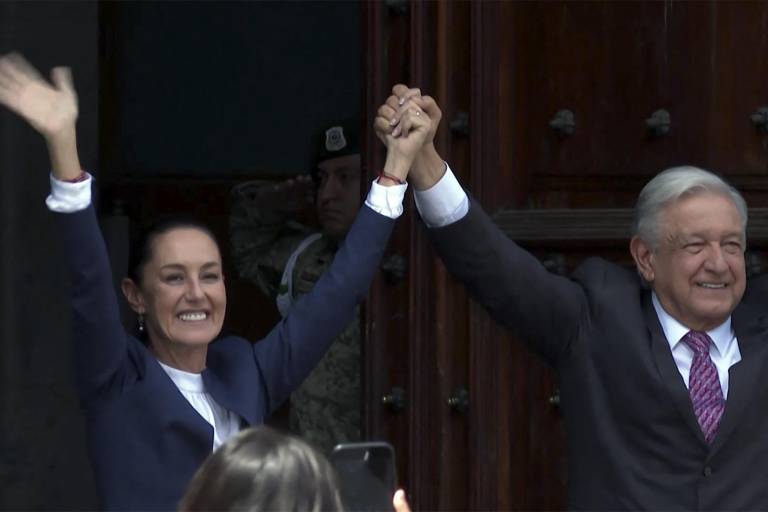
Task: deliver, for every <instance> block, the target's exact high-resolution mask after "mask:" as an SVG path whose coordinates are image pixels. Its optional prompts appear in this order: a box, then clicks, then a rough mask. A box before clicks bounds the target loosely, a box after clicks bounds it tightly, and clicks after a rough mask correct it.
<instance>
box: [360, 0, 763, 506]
mask: <svg viewBox="0 0 768 512" xmlns="http://www.w3.org/2000/svg"><path fill="white" fill-rule="evenodd" d="M364 19H365V23H366V31H365V34H366V61H367V66H366V69H367V71H368V73H367V76H366V77H365V78H366V79H367V80H368V83H367V85H366V94H367V97H366V112H368V113H369V115H371V116H372V115H373V113H374V112H375V110H376V108H377V107H378V105H379V104H380V103H381V102H382V101H383V100H384V99H385V98H386V96H387V95H388V94H389V88H390V87H391V86H392V84H394V83H397V82H404V83H407V84H409V85H415V86H419V87H421V88H422V90H423V92H424V93H428V94H431V95H433V96H435V97H436V98H437V100H438V102H439V104H440V105H441V107H442V109H443V116H444V117H443V121H442V124H441V129H440V131H439V132H438V140H437V146H438V150H439V152H440V153H441V155H443V157H444V158H446V159H447V160H448V161H449V162H450V164H451V166H452V168H453V170H454V172H455V173H456V174H457V176H458V177H459V180H460V181H461V182H462V184H463V185H464V186H465V187H467V188H468V189H469V190H470V191H471V193H472V194H473V195H474V196H475V197H476V198H478V199H479V200H480V202H481V204H482V205H483V206H484V208H485V209H486V211H488V212H489V213H491V214H492V215H494V218H495V219H496V221H497V223H498V224H499V226H500V227H501V228H502V229H503V230H505V232H507V233H508V234H509V235H510V236H511V237H512V238H514V239H516V240H518V241H520V242H521V243H522V245H523V246H524V247H526V248H528V249H529V250H531V251H532V252H533V253H534V254H536V255H537V256H539V257H540V258H541V260H542V261H543V262H545V264H546V265H548V266H549V268H550V269H551V270H552V271H555V272H561V273H568V272H569V271H571V270H572V269H573V268H574V267H575V266H576V265H577V264H578V263H579V262H580V261H581V260H582V259H583V258H584V257H585V256H587V255H601V256H603V257H606V258H608V259H611V260H614V261H617V262H619V263H622V264H626V265H631V260H630V256H629V251H628V248H627V245H628V238H629V229H630V221H631V208H632V206H633V203H634V200H635V198H636V196H637V193H638V192H639V190H640V188H641V187H642V185H643V184H644V183H645V182H646V181H647V180H648V179H649V178H650V177H651V176H653V175H654V174H656V173H657V172H659V171H661V170H663V169H664V168H667V167H670V166H674V165H682V164H694V165H699V166H702V167H704V168H708V169H711V170H714V171H715V172H719V173H722V174H725V175H726V176H727V177H728V179H730V180H731V181H732V182H733V183H734V184H735V185H737V186H738V187H739V188H740V189H741V190H743V191H744V192H745V195H746V197H747V199H748V200H749V201H750V204H751V205H752V206H753V208H751V209H750V217H751V223H750V229H749V231H748V236H749V239H750V243H751V245H752V247H760V246H761V245H764V243H765V240H766V238H768V232H766V230H765V223H764V219H765V210H764V209H761V208H758V207H761V206H763V204H764V200H765V191H766V184H768V181H766V179H765V174H766V164H768V136H767V135H766V132H765V128H764V126H762V125H760V123H761V122H762V120H763V119H764V118H765V113H764V112H765V111H761V110H760V109H761V108H762V107H763V106H764V105H766V104H767V103H768V89H767V88H766V86H765V84H766V83H768V80H767V79H768V65H767V64H766V62H765V58H764V56H765V55H766V49H767V46H768V3H766V2H720V3H717V2H706V3H705V2H639V1H638V2H491V1H488V2H471V3H470V2H397V1H391V2H386V3H369V4H366V15H365V17H364ZM563 111H569V112H570V113H571V114H572V118H571V119H572V121H573V123H572V125H571V123H569V122H566V123H565V125H564V126H565V129H557V126H558V122H557V120H558V119H563V118H565V119H566V120H567V119H568V116H567V115H564V114H562V112H563ZM661 111H663V112H661ZM559 113H560V117H558V114H559ZM372 120H373V119H372V117H371V118H370V119H369V125H370V122H372ZM560 126H563V124H562V123H561V124H560ZM569 127H570V128H572V130H571V129H569ZM368 144H369V146H368V149H367V161H368V164H369V165H370V166H371V167H372V168H374V169H376V168H379V167H380V166H381V165H382V164H383V151H382V149H381V148H380V144H379V143H378V141H376V140H375V137H374V136H373V134H369V136H368ZM407 209H408V210H409V213H408V214H407V215H406V217H405V219H404V220H403V221H401V222H400V223H399V226H398V228H397V232H396V236H395V238H394V240H393V243H392V246H391V252H392V253H393V254H399V255H400V256H401V257H402V258H403V260H404V261H405V262H407V272H406V274H405V278H404V279H403V280H402V281H400V282H398V283H396V284H388V283H386V282H384V281H383V280H382V281H380V282H377V283H376V284H375V285H374V287H373V289H372V291H371V294H370V298H369V302H368V308H367V316H366V333H367V344H366V348H367V354H366V358H367V373H366V377H367V388H366V389H367V392H366V404H367V419H368V422H367V425H368V429H369V432H370V433H371V434H372V435H373V436H374V437H377V436H378V437H385V438H389V439H391V440H393V442H394V443H395V445H396V449H397V453H398V456H399V460H400V462H399V470H400V474H401V480H402V482H403V484H404V485H405V486H406V488H407V489H408V490H409V495H410V497H411V501H412V504H413V505H414V508H415V509H417V510H468V509H471V510H511V509H515V510H549V509H559V508H564V506H565V485H566V481H567V480H566V479H567V474H566V471H565V457H566V452H565V446H564V442H563V433H562V424H561V417H560V414H559V411H558V407H557V400H558V394H557V382H556V379H555V375H554V374H553V373H552V372H551V371H550V370H549V369H548V368H546V367H545V366H544V365H543V364H542V363H541V362H540V361H538V360H537V359H536V358H535V357H534V356H532V355H531V354H530V353H529V352H528V351H527V350H526V349H525V347H524V345H523V344H522V343H521V342H520V341H519V340H514V339H512V337H511V336H509V335H508V334H506V333H505V332H503V331H502V330H501V329H500V328H499V327H498V326H496V325H495V324H494V323H493V322H492V321H491V320H490V319H489V318H488V316H487V314H486V313H485V312H484V310H483V309H482V308H481V307H479V306H478V305H477V304H475V303H474V302H472V301H470V300H468V299H467V297H466V294H465V292H464V289H463V287H462V286H461V285H459V284H457V283H456V282H455V281H454V280H453V279H452V278H451V277H450V276H449V275H447V274H446V272H445V269H444V267H443V266H442V264H441V262H440V261H439V259H437V258H436V257H435V255H434V253H433V251H432V249H431V248H430V246H429V244H428V243H427V241H426V240H425V236H424V232H423V228H422V227H421V226H420V225H419V222H418V219H417V215H416V214H415V212H414V207H413V205H410V206H409V207H408V208H407ZM395 386H397V387H401V388H403V389H404V390H405V398H406V400H405V403H404V408H403V409H402V410H401V411H397V412H396V411H393V410H391V409H388V408H387V406H386V405H385V404H382V397H385V396H387V395H388V394H389V391H390V390H391V388H392V387H395ZM461 387H465V388H466V389H467V391H468V407H467V408H466V410H463V408H462V407H451V406H450V405H449V404H448V401H449V399H450V398H451V397H454V398H456V396H455V393H454V391H455V390H457V389H460V388H461ZM452 403H454V405H455V404H456V402H452ZM462 410H463V412H462Z"/></svg>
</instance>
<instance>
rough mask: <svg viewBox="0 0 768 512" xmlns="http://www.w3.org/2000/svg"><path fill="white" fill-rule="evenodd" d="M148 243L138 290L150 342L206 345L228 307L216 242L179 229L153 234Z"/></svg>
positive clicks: (191, 229)
mask: <svg viewBox="0 0 768 512" xmlns="http://www.w3.org/2000/svg"><path fill="white" fill-rule="evenodd" d="M150 247H151V254H152V257H151V258H150V260H149V261H147V263H146V264H145V265H144V267H143V269H142V272H141V290H140V292H139V293H140V300H141V302H142V303H143V306H144V315H145V320H146V328H147V334H148V336H149V340H150V343H151V345H152V346H153V347H157V346H158V344H167V345H171V346H170V347H168V348H171V349H173V348H187V349H193V348H197V347H200V348H202V347H204V346H207V345H208V343H210V342H211V341H213V339H214V338H216V336H218V335H219V333H220V332H221V326H222V324H223V323H224V315H225V313H226V308H227V295H226V290H225V288H224V276H223V273H222V265H221V254H220V252H219V248H218V246H217V245H216V242H215V241H214V240H213V239H212V238H211V237H210V236H209V235H208V234H207V233H205V232H204V231H202V230H200V229H196V228H194V227H183V228H175V229H171V230H169V231H167V232H165V233H162V234H159V235H156V236H155V237H154V238H153V240H152V242H151V246H150Z"/></svg>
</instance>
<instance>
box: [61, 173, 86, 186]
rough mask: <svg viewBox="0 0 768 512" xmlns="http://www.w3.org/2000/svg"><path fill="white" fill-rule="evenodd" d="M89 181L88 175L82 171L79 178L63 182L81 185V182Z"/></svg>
mask: <svg viewBox="0 0 768 512" xmlns="http://www.w3.org/2000/svg"><path fill="white" fill-rule="evenodd" d="M87 179H88V173H87V172H85V171H80V175H79V176H78V177H77V178H72V179H71V180H61V181H64V182H66V183H80V182H81V181H85V180H87Z"/></svg>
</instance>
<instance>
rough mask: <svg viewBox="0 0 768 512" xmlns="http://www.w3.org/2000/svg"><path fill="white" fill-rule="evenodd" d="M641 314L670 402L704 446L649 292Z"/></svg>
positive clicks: (645, 297) (689, 400)
mask: <svg viewBox="0 0 768 512" xmlns="http://www.w3.org/2000/svg"><path fill="white" fill-rule="evenodd" d="M643 314H644V315H645V325H646V326H647V327H648V331H649V334H650V337H651V352H653V358H654V360H655V361H656V367H657V368H658V371H659V374H660V375H661V380H663V381H664V384H665V385H666V386H667V390H668V391H669V395H670V397H671V398H672V402H674V404H675V407H676V408H677V410H678V412H679V413H680V415H681V416H682V417H683V420H684V421H685V424H686V425H688V427H689V428H690V429H691V431H692V432H693V434H694V435H695V436H696V438H697V439H698V440H699V441H701V443H702V444H706V441H705V440H704V434H702V432H701V428H700V427H699V422H698V421H697V420H696V415H695V414H694V413H693V405H692V404H691V397H690V395H689V394H688V388H686V387H685V382H683V377H682V375H680V371H679V370H678V369H677V364H676V363H675V359H674V357H672V351H671V350H670V348H669V342H667V338H666V337H665V336H664V331H663V330H662V328H661V324H660V323H659V317H658V316H657V315H656V310H655V309H654V308H653V303H652V302H651V294H650V292H648V293H645V294H644V297H643Z"/></svg>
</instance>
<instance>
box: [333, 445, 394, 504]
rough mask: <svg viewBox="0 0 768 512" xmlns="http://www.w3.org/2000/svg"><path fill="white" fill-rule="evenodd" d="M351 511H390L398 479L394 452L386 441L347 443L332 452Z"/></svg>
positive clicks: (342, 491) (342, 495)
mask: <svg viewBox="0 0 768 512" xmlns="http://www.w3.org/2000/svg"><path fill="white" fill-rule="evenodd" d="M331 463H332V464H333V466H334V468H335V469H336V473H337V475H338V477H339V486H340V488H341V499H342V501H343V502H344V506H345V508H346V510H347V511H349V512H372V511H377V512H382V511H387V512H391V511H392V510H393V508H392V496H393V495H394V494H395V490H396V485H397V476H396V470H395V450H394V449H393V448H392V445H390V444H389V443H384V442H368V443H344V444H340V445H337V446H336V448H334V449H333V452H332V453H331Z"/></svg>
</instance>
